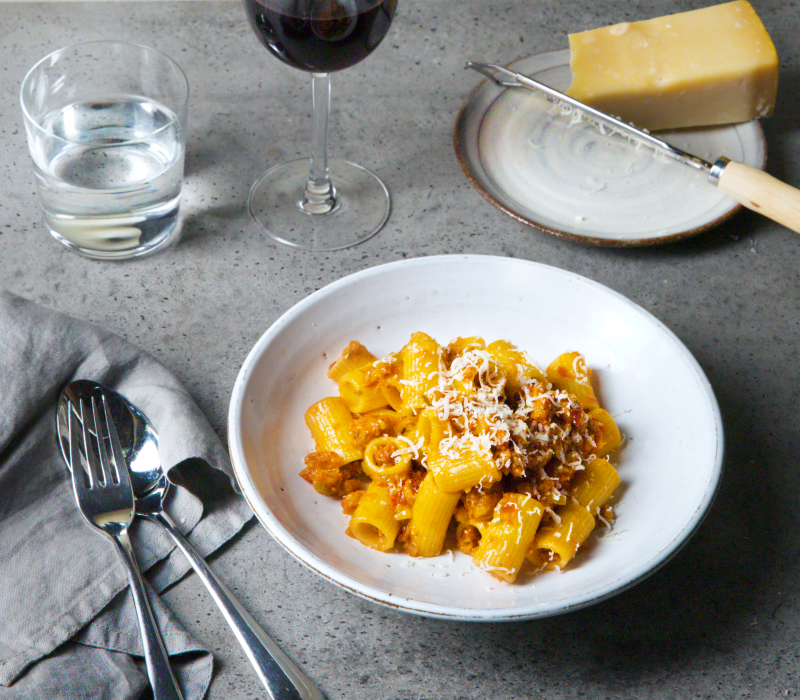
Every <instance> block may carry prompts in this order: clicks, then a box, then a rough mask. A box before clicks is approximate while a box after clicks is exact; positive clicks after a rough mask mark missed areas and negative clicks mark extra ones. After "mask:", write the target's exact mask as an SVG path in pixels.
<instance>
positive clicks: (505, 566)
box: [473, 493, 544, 583]
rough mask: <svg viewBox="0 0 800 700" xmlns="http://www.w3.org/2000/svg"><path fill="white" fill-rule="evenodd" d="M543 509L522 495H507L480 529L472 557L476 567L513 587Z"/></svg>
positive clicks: (537, 503) (537, 502)
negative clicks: (489, 519)
mask: <svg viewBox="0 0 800 700" xmlns="http://www.w3.org/2000/svg"><path fill="white" fill-rule="evenodd" d="M543 512H544V509H543V508H542V504H541V503H539V501H537V500H535V499H533V498H531V497H530V496H529V495H528V494H524V493H507V494H505V495H504V496H503V498H502V499H501V500H500V502H499V503H498V504H497V506H495V509H494V518H493V519H492V520H491V522H489V523H488V524H487V525H486V526H485V527H484V528H482V535H483V536H482V537H481V541H480V543H479V544H478V548H477V550H475V554H474V555H473V561H474V562H475V565H476V566H478V567H479V568H481V569H484V570H485V571H488V572H489V573H490V574H492V575H493V576H495V577H497V578H500V579H502V580H504V581H508V582H509V583H512V582H513V581H514V579H516V577H517V574H518V573H519V570H520V568H521V567H522V564H523V563H524V561H525V555H526V554H527V552H528V549H529V548H530V546H531V543H532V542H533V540H534V537H535V536H536V529H537V528H538V527H539V522H540V521H541V519H542V513H543Z"/></svg>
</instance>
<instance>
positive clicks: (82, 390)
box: [57, 379, 325, 700]
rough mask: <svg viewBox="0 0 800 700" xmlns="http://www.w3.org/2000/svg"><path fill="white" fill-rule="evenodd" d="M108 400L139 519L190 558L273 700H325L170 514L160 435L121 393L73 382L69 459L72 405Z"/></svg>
mask: <svg viewBox="0 0 800 700" xmlns="http://www.w3.org/2000/svg"><path fill="white" fill-rule="evenodd" d="M102 395H105V396H106V402H107V404H108V407H109V410H110V412H111V417H112V420H113V421H114V425H115V426H116V428H117V433H118V434H119V437H120V442H121V443H122V451H123V455H124V457H125V461H126V463H127V464H128V468H129V469H130V472H131V482H132V484H133V491H134V495H135V496H136V514H137V515H140V516H142V517H144V518H147V519H148V520H150V521H152V522H155V523H158V524H159V525H161V526H162V527H163V528H164V529H165V530H166V531H167V532H168V533H169V535H170V537H172V539H173V540H174V541H175V544H176V545H177V546H178V548H179V549H180V550H181V552H183V554H184V555H185V556H186V558H187V559H188V561H189V563H190V564H191V565H192V568H193V569H194V570H195V572H196V573H197V575H198V576H199V577H200V580H201V581H202V582H203V583H204V584H205V586H206V588H208V591H209V593H211V597H212V598H213V599H214V601H215V602H216V603H217V605H218V606H219V609H220V610H221V611H222V614H223V616H224V617H225V619H226V620H227V621H228V624H229V625H230V626H231V629H232V630H233V633H234V634H235V635H236V638H237V639H238V640H239V643H240V644H241V646H242V649H244V652H245V654H246V655H247V658H248V659H249V660H250V663H251V664H252V665H253V668H255V670H256V673H257V674H258V677H259V678H260V679H261V682H262V683H263V684H264V687H265V688H266V689H267V691H268V692H269V694H270V697H271V698H272V700H325V696H324V695H323V694H322V692H321V691H320V690H319V688H317V687H316V686H315V685H314V684H313V683H312V682H311V680H310V679H309V678H308V677H307V676H306V675H305V674H304V673H303V672H302V671H301V670H300V669H299V668H298V667H297V666H296V665H295V664H294V662H292V660H291V659H289V657H288V656H286V654H284V653H283V651H281V649H279V648H278V646H277V644H275V642H274V641H273V640H272V639H271V638H270V637H269V636H268V635H267V633H266V632H265V631H264V630H263V629H262V628H261V627H260V626H259V624H258V623H257V622H256V621H255V619H254V618H253V617H252V616H251V615H250V613H248V612H247V611H246V610H245V609H244V608H243V607H242V605H241V603H239V601H238V600H236V598H235V597H234V596H233V594H232V593H231V592H230V591H229V590H228V589H227V588H226V587H225V585H224V584H223V583H222V581H220V580H219V578H217V575H216V574H215V573H214V572H213V571H212V570H211V569H210V568H209V567H208V564H206V562H205V561H204V560H203V558H202V557H201V556H200V554H199V553H198V552H197V550H195V549H194V547H192V545H190V544H189V543H188V542H187V541H186V539H185V538H184V536H183V535H182V534H181V533H180V531H179V530H178V529H177V527H175V524H174V523H173V522H172V519H171V518H170V517H169V515H167V513H166V512H164V510H163V501H164V498H165V496H166V494H167V491H168V490H169V488H170V482H169V481H168V480H167V477H166V474H165V473H164V469H163V467H162V465H161V462H160V460H159V457H158V434H157V433H156V431H155V429H154V428H153V426H152V425H151V424H150V422H149V421H148V420H147V417H146V416H145V415H144V414H143V413H142V412H141V411H139V410H138V409H137V408H136V407H135V406H134V405H133V404H131V403H130V402H129V401H128V400H127V399H125V398H124V397H123V396H121V395H120V394H118V393H117V392H115V391H112V390H111V389H108V388H106V387H104V386H102V385H100V384H98V383H96V382H92V381H89V380H85V379H79V380H77V381H74V382H71V383H70V384H69V385H68V386H67V388H66V389H65V390H64V391H63V392H62V394H61V399H60V401H59V405H58V412H57V425H58V436H59V443H60V445H61V450H62V452H64V453H65V454H66V455H68V454H69V452H68V450H69V424H68V422H67V416H68V415H69V414H68V402H70V401H72V402H73V403H74V404H75V405H77V401H78V400H79V399H80V398H84V399H87V398H89V397H91V396H95V397H98V396H102ZM67 464H69V460H67Z"/></svg>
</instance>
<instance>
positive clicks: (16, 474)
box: [0, 292, 252, 700]
mask: <svg viewBox="0 0 800 700" xmlns="http://www.w3.org/2000/svg"><path fill="white" fill-rule="evenodd" d="M73 379H91V380H94V381H97V382H100V383H101V384H105V385H107V386H109V387H110V388H112V389H114V390H116V391H118V392H119V393H120V394H122V395H123V396H125V397H127V398H128V399H129V400H130V401H131V402H132V403H133V404H134V405H136V406H137V407H138V408H139V409H140V410H141V411H142V412H143V413H144V414H145V415H146V416H147V417H148V418H149V419H150V422H151V423H152V424H153V426H154V428H155V429H156V431H157V432H158V434H159V453H160V457H161V460H162V464H164V466H165V467H168V474H169V476H170V478H171V479H172V480H175V481H177V482H179V483H181V484H182V485H183V486H184V487H185V488H173V489H172V490H171V496H170V500H169V502H168V504H167V511H168V512H169V513H170V514H171V515H172V517H173V519H174V520H175V521H176V523H177V524H178V526H179V527H180V529H181V530H182V531H183V532H184V534H187V535H188V539H189V541H190V542H191V543H192V544H193V545H194V546H195V547H196V548H197V549H198V550H199V551H200V552H201V553H202V554H208V553H210V552H212V551H214V550H215V549H217V548H218V547H220V546H221V545H222V544H223V543H225V542H226V541H227V540H229V539H230V538H231V537H232V536H233V535H234V534H236V533H237V532H238V531H239V530H240V529H241V528H242V527H243V526H244V525H245V523H246V522H247V521H248V520H249V519H250V518H251V517H252V512H251V511H250V509H249V507H248V506H247V504H246V502H245V501H244V499H243V498H241V496H240V495H239V494H238V493H237V491H236V484H235V481H234V479H233V477H232V469H231V466H230V461H229V459H228V456H227V453H226V451H225V449H224V447H223V446H222V444H221V443H220V440H219V438H218V436H217V435H216V434H215V432H214V430H213V429H212V428H211V426H210V425H209V423H208V421H207V420H206V418H205V417H204V415H203V414H202V412H201V411H200V409H199V408H198V407H197V406H196V404H195V403H194V401H193V400H192V398H191V397H190V396H189V394H188V393H187V392H186V390H185V389H184V388H183V387H182V386H181V384H180V383H179V382H178V380H177V379H176V378H175V377H174V376H173V375H172V374H170V372H169V371H167V370H166V369H165V368H164V367H163V366H162V365H161V364H159V363H158V362H157V361H156V360H155V359H154V358H153V357H151V356H149V355H147V354H146V353H144V352H142V351H141V350H139V349H137V348H136V347H134V346H132V345H130V344H129V343H127V342H125V341H124V340H122V339H121V338H119V337H118V336H115V335H113V334H112V333H109V332H107V331H105V330H103V329H101V328H98V327H96V326H93V325H90V324H88V323H85V322H83V321H80V320H77V319H74V318H70V317H68V316H64V315H62V314H57V313H54V312H52V311H49V310H47V309H44V308H42V307H40V306H38V305H36V304H34V303H32V302H30V301H27V300H25V299H22V298H20V297H18V296H15V295H13V294H10V293H8V292H0V620H2V624H1V625H0V699H4V698H12V697H13V698H20V699H25V700H27V699H28V698H30V699H33V698H36V699H37V700H38V699H40V698H48V699H51V700H58V699H60V698H64V699H66V698H69V699H70V700H78V699H80V698H87V699H88V698H92V699H93V700H98V699H101V700H102V699H105V698H108V699H109V700H111V699H112V698H113V700H128V699H129V698H130V699H133V698H138V697H140V696H141V695H142V693H143V692H144V690H145V689H146V687H147V685H148V684H147V678H146V676H145V675H143V672H142V670H141V669H142V662H141V658H140V657H141V654H142V645H141V640H140V637H139V629H138V625H137V622H136V613H135V609H134V605H133V598H132V596H131V594H130V590H129V588H128V582H127V577H126V575H125V570H124V568H123V566H122V563H121V561H120V558H119V555H118V553H117V550H116V548H115V547H114V546H113V544H112V543H111V542H110V541H109V540H108V539H107V538H106V537H104V536H103V535H101V534H99V533H97V532H96V531H94V530H92V529H91V528H89V526H88V525H87V524H86V523H85V522H84V521H83V519H82V517H81V515H80V513H79V511H78V508H77V505H76V503H75V499H74V496H73V494H72V483H71V478H70V474H69V472H68V470H67V468H66V465H65V463H64V460H63V458H62V456H61V451H60V449H59V446H58V440H57V434H56V421H55V411H56V403H57V401H58V397H59V395H60V393H61V390H62V389H63V388H64V387H65V386H66V385H67V384H68V383H69V382H70V381H72V380H73ZM198 496H199V497H198ZM131 539H132V541H133V547H134V550H135V551H136V556H137V559H138V561H139V564H140V568H141V569H142V570H149V572H148V576H147V578H148V579H149V583H150V585H151V586H152V588H153V589H155V590H156V591H161V590H163V589H164V588H165V587H167V586H169V585H170V584H172V583H174V582H175V581H177V580H178V579H180V578H181V577H182V576H183V575H184V574H185V573H186V572H187V571H188V570H189V565H188V563H187V562H186V560H185V559H184V557H183V556H182V555H181V553H180V552H179V551H178V550H176V548H175V546H174V545H173V543H172V541H171V540H170V539H169V537H168V536H167V535H166V533H164V532H163V531H161V530H160V529H159V528H158V527H157V526H156V525H154V524H153V523H149V522H146V521H142V520H140V519H138V518H137V519H136V521H135V522H134V525H133V527H132V532H131ZM149 595H150V602H151V605H152V607H153V612H154V615H155V617H156V620H157V622H158V624H159V628H160V629H161V632H162V635H163V637H164V642H165V645H166V647H167V651H168V653H169V654H170V657H171V662H172V665H173V670H174V671H175V675H176V676H177V678H178V681H179V683H180V684H181V686H182V689H183V691H184V695H185V697H186V700H195V699H198V700H199V699H200V698H202V697H203V696H204V695H205V693H206V690H207V689H208V685H209V683H210V680H211V673H212V664H213V660H212V657H211V654H210V652H209V651H208V650H206V649H205V648H204V647H203V646H202V645H201V644H199V643H198V642H197V641H196V640H194V639H193V638H192V637H191V636H190V635H189V634H188V633H187V632H186V631H185V630H184V629H183V628H182V627H181V625H180V623H179V622H178V621H177V620H176V619H175V618H174V617H173V616H172V615H171V613H170V611H169V610H168V608H167V607H166V605H165V604H164V603H163V601H162V600H161V599H160V598H159V597H158V596H157V595H155V594H154V593H153V591H152V590H150V591H149ZM209 604H211V601H210V600H209Z"/></svg>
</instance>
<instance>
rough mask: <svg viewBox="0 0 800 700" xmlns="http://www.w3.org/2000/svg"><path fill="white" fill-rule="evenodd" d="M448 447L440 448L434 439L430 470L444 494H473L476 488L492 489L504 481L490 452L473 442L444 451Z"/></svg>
mask: <svg viewBox="0 0 800 700" xmlns="http://www.w3.org/2000/svg"><path fill="white" fill-rule="evenodd" d="M444 444H445V443H444V441H443V442H439V443H438V444H437V443H434V441H433V439H431V445H430V449H429V453H428V470H429V471H431V472H432V473H433V476H434V479H436V485H437V486H438V487H439V488H440V489H441V490H442V491H444V492H446V493H454V492H456V491H469V490H470V489H471V488H473V487H474V486H481V487H485V486H489V485H490V484H492V483H494V482H495V481H497V480H498V479H500V476H501V474H500V471H499V470H498V469H497V466H496V465H495V463H494V459H493V457H492V453H491V452H490V451H489V450H487V449H485V448H483V447H481V446H480V445H477V444H473V443H472V442H465V443H463V444H454V445H452V446H450V445H448V446H447V447H446V448H445V449H442V446H443V445H444Z"/></svg>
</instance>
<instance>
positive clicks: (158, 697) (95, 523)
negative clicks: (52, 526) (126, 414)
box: [67, 396, 183, 700]
mask: <svg viewBox="0 0 800 700" xmlns="http://www.w3.org/2000/svg"><path fill="white" fill-rule="evenodd" d="M102 403H103V411H102V414H101V413H100V411H99V410H98V406H97V403H96V402H95V399H94V397H92V399H91V422H92V426H91V427H90V426H89V425H88V424H87V423H88V419H89V417H88V416H87V415H86V411H85V405H84V401H82V400H81V401H79V405H78V406H77V407H76V406H74V405H73V404H72V403H70V404H69V407H68V408H69V410H68V412H67V413H68V415H69V455H70V468H71V470H72V486H73V489H74V491H75V499H76V500H77V502H78V508H79V509H80V511H81V514H82V515H83V517H84V519H85V520H86V522H87V523H88V524H89V525H91V526H92V527H94V528H96V529H97V530H99V531H100V532H101V533H103V534H105V535H107V536H108V537H110V538H111V540H112V541H113V542H115V543H116V544H117V546H118V548H119V551H120V554H121V555H122V561H123V562H124V564H125V569H126V571H127V574H128V581H129V583H130V586H131V593H132V594H133V600H134V603H135V605H136V614H137V616H138V618H139V631H140V632H141V635H142V645H143V647H144V658H145V663H146V665H147V675H148V678H149V679H150V685H151V686H152V688H153V697H154V699H155V700H183V695H182V694H181V691H180V688H179V687H178V683H177V682H176V680H175V676H174V675H173V673H172V669H171V668H170V665H169V658H168V657H167V652H166V650H165V648H164V642H163V641H162V639H161V634H160V632H159V631H158V626H157V625H156V621H155V619H154V618H153V612H152V610H151V609H150V604H149V602H148V601H147V593H146V592H145V588H144V582H143V581H142V575H141V573H139V567H138V566H137V564H136V558H135V557H134V554H133V548H132V547H131V543H130V539H129V538H128V527H129V526H130V524H131V521H132V520H133V516H134V512H135V509H134V500H133V488H132V487H131V480H130V474H129V473H128V467H127V464H126V463H125V460H124V458H123V455H122V448H121V446H120V442H119V437H118V436H117V430H116V428H115V427H114V421H113V420H112V419H111V414H110V412H109V409H108V404H107V402H106V399H105V396H103V397H102ZM76 408H77V409H78V410H77V411H76ZM77 415H80V423H81V428H79V427H78V425H77V422H78V421H77ZM91 428H94V430H92V429H91ZM92 432H94V435H95V436H96V439H95V440H92ZM106 439H107V440H108V443H109V444H110V446H111V456H112V457H113V468H112V463H111V460H110V459H109V450H108V447H107V446H106ZM80 442H82V443H83V453H84V455H85V463H86V468H85V469H84V467H83V464H82V461H81V446H80ZM92 443H94V445H95V446H96V447H93V444H92Z"/></svg>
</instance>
